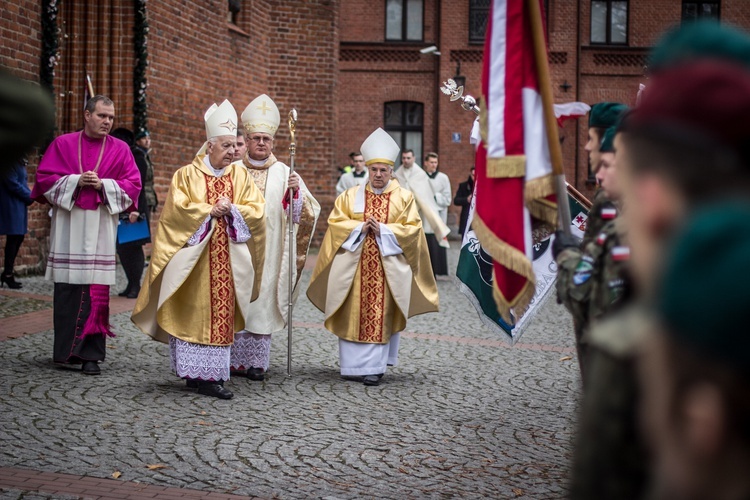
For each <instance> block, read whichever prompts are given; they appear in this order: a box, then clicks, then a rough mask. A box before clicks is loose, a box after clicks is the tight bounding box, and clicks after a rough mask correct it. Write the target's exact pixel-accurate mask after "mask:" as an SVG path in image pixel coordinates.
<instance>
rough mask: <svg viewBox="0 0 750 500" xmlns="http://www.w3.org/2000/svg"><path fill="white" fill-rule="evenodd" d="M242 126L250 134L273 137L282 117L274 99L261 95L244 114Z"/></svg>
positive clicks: (248, 106)
mask: <svg viewBox="0 0 750 500" xmlns="http://www.w3.org/2000/svg"><path fill="white" fill-rule="evenodd" d="M241 118H242V125H243V126H244V127H245V131H246V132H247V133H248V134H254V133H256V132H263V133H266V134H269V135H270V136H271V137H273V136H274V135H275V134H276V130H277V129H278V128H279V123H280V122H281V116H280V115H279V108H277V107H276V103H274V102H273V99H271V98H270V97H268V96H267V95H266V94H262V95H259V96H258V97H256V98H255V99H254V100H253V101H252V102H251V103H250V104H248V105H247V107H246V108H245V111H243V112H242V116H241Z"/></svg>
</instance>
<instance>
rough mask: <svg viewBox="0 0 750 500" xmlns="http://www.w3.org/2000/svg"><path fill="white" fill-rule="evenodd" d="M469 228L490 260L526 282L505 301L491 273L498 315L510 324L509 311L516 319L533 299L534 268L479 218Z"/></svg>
mask: <svg viewBox="0 0 750 500" xmlns="http://www.w3.org/2000/svg"><path fill="white" fill-rule="evenodd" d="M471 227H472V228H473V229H474V232H475V233H476V235H477V238H479V242H480V243H481V244H482V249H483V250H484V251H485V252H487V253H488V254H490V256H491V257H492V260H494V261H497V262H498V263H500V264H501V265H502V266H504V267H506V268H508V269H510V270H511V271H513V272H514V273H517V274H520V275H521V276H523V277H524V278H526V279H527V280H528V281H527V283H526V285H525V286H524V288H523V289H522V290H521V293H520V294H519V295H518V296H516V297H514V298H512V299H511V300H508V299H506V298H505V297H504V296H503V294H502V293H501V292H500V290H499V289H497V288H496V285H495V283H497V280H495V279H494V271H493V288H494V290H495V291H494V292H493V296H494V298H495V304H496V305H497V308H498V311H499V312H500V315H501V316H502V317H503V319H504V320H505V321H507V322H508V323H512V322H513V320H512V318H511V314H510V309H511V308H513V309H514V310H515V311H516V317H520V315H521V314H522V312H521V311H525V310H526V309H527V308H528V306H529V303H530V301H531V299H532V298H533V297H534V291H535V290H536V275H535V274H534V268H533V266H532V265H531V261H530V260H529V258H528V257H526V254H525V253H523V252H521V251H520V250H518V249H517V248H514V247H512V246H511V245H509V244H507V243H506V242H504V241H503V240H501V239H500V238H498V237H497V236H495V234H494V233H493V232H492V231H491V230H490V228H488V227H487V225H486V224H485V223H484V222H483V221H482V219H481V218H479V217H478V216H477V214H475V215H474V220H473V221H472V223H471Z"/></svg>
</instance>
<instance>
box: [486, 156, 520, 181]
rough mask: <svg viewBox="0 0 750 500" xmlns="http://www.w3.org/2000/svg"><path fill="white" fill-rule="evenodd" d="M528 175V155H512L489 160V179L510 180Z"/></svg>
mask: <svg viewBox="0 0 750 500" xmlns="http://www.w3.org/2000/svg"><path fill="white" fill-rule="evenodd" d="M525 175H526V155H510V156H504V157H503V158H487V177H488V178H490V179H508V178H510V177H523V176H525Z"/></svg>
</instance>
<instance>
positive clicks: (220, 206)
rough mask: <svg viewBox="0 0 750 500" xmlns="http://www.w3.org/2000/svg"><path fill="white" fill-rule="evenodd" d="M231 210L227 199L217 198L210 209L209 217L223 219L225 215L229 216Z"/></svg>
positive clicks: (230, 203)
mask: <svg viewBox="0 0 750 500" xmlns="http://www.w3.org/2000/svg"><path fill="white" fill-rule="evenodd" d="M231 209H232V202H230V201H229V198H223V197H222V198H219V200H218V201H217V202H216V204H215V205H214V207H213V208H212V209H211V217H224V216H225V215H229V211H230V210H231Z"/></svg>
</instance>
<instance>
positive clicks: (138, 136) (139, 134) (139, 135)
mask: <svg viewBox="0 0 750 500" xmlns="http://www.w3.org/2000/svg"><path fill="white" fill-rule="evenodd" d="M149 135H150V134H149V133H148V130H143V129H141V130H139V131H138V132H136V133H135V140H136V141H137V140H138V139H143V138H144V137H148V136H149Z"/></svg>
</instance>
